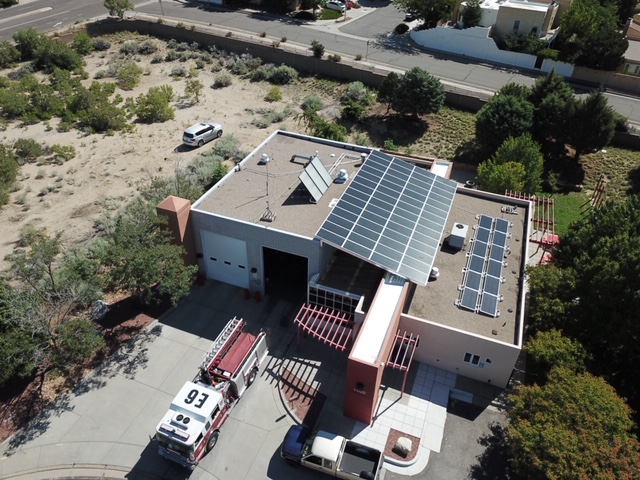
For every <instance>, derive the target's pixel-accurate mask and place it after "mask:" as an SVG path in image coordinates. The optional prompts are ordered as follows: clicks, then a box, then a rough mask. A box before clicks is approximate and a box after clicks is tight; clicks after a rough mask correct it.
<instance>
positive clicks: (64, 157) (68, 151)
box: [51, 144, 76, 163]
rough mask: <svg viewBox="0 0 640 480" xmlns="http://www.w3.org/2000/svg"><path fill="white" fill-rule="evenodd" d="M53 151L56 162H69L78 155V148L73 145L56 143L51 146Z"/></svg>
mask: <svg viewBox="0 0 640 480" xmlns="http://www.w3.org/2000/svg"><path fill="white" fill-rule="evenodd" d="M51 152H52V153H53V161H54V162H56V163H63V162H67V161H69V160H71V159H72V158H74V157H75V156H76V149H75V148H74V147H73V146H72V145H58V144H55V145H53V146H52V147H51Z"/></svg>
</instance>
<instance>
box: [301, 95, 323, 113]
mask: <svg viewBox="0 0 640 480" xmlns="http://www.w3.org/2000/svg"><path fill="white" fill-rule="evenodd" d="M301 106H302V110H304V111H311V112H317V111H318V110H322V109H323V108H324V102H323V101H322V99H321V98H320V97H319V96H318V95H315V94H314V95H309V96H308V97H307V98H305V99H304V100H303V101H302V105H301Z"/></svg>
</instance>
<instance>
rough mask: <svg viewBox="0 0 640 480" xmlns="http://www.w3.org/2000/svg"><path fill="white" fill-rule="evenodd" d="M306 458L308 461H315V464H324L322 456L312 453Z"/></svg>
mask: <svg viewBox="0 0 640 480" xmlns="http://www.w3.org/2000/svg"><path fill="white" fill-rule="evenodd" d="M304 460H305V461H306V462H309V463H313V464H314V465H318V466H321V465H322V459H321V458H320V457H316V456H315V455H311V456H310V457H307V458H305V459H304Z"/></svg>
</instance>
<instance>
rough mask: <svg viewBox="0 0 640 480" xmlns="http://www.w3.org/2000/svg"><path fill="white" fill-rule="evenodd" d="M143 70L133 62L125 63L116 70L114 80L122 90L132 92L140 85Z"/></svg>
mask: <svg viewBox="0 0 640 480" xmlns="http://www.w3.org/2000/svg"><path fill="white" fill-rule="evenodd" d="M142 73H143V70H142V68H140V67H139V66H138V65H137V64H135V63H133V62H127V63H125V64H124V65H122V66H121V67H120V68H118V72H117V73H116V79H117V80H118V86H119V87H120V88H121V89H122V90H133V89H134V88H136V87H137V86H138V84H139V83H140V77H141V76H142Z"/></svg>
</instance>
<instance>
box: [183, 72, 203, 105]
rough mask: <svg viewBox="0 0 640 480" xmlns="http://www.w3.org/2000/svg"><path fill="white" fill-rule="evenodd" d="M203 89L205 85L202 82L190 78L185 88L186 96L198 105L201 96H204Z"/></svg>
mask: <svg viewBox="0 0 640 480" xmlns="http://www.w3.org/2000/svg"><path fill="white" fill-rule="evenodd" d="M203 88H204V85H203V84H202V82H201V81H200V80H196V79H195V78H189V79H187V82H186V85H185V86H184V94H185V95H186V96H187V97H188V98H192V99H193V100H194V101H195V102H196V103H197V102H199V101H200V95H202V89H203Z"/></svg>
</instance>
